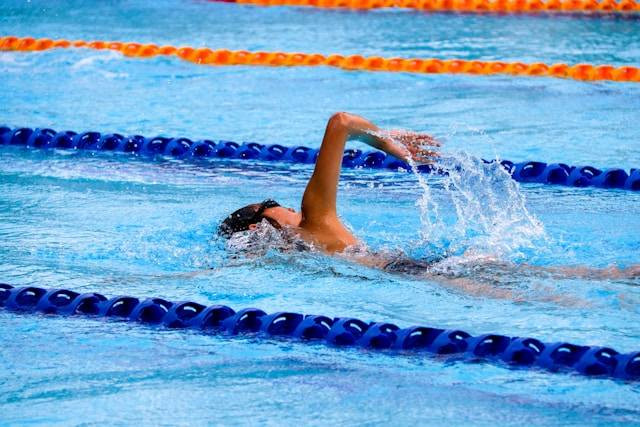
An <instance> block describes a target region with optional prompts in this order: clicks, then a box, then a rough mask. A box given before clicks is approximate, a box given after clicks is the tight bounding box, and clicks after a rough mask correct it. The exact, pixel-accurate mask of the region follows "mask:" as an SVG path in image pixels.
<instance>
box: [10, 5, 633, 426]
mask: <svg viewBox="0 0 640 427" xmlns="http://www.w3.org/2000/svg"><path fill="white" fill-rule="evenodd" d="M637 25H638V23H637V20H634V19H623V18H611V17H610V18H604V19H593V18H580V17H571V16H564V17H544V16H543V17H531V16H518V17H499V16H474V15H455V14H421V13H415V12H408V11H390V10H381V11H374V12H366V13H354V12H346V11H319V10H312V9H301V8H258V7H243V6H238V5H233V4H219V3H209V2H201V1H157V2H153V3H151V2H144V3H143V2H138V3H137V2H129V1H121V2H117V3H115V4H108V5H107V4H92V5H88V4H86V2H79V1H75V2H74V1H66V2H62V1H61V2H44V1H31V2H28V3H25V2H21V1H5V2H4V3H3V6H2V8H0V28H1V29H2V30H1V32H2V34H13V35H17V36H34V37H45V36H46V37H51V38H68V39H86V40H93V39H103V40H124V41H137V42H153V43H157V44H172V45H183V44H184V45H191V46H198V45H206V46H208V47H211V48H229V49H252V50H260V49H262V50H286V51H304V52H320V53H361V54H379V55H382V56H421V57H428V56H436V57H442V58H445V57H456V58H480V59H502V60H522V61H542V62H556V61H563V62H570V63H577V62H592V63H611V64H614V65H622V64H638V63H639V62H640V33H639V32H638V31H637ZM532 35H535V37H532ZM0 72H2V75H3V78H2V83H0V99H2V102H0V113H1V115H0V121H2V122H3V123H4V124H5V125H9V126H33V127H53V128H55V129H58V130H63V129H72V130H76V131H84V130H97V131H101V132H115V131H117V132H121V133H137V134H143V135H149V136H151V135H154V134H164V135H170V136H187V137H190V138H193V139H197V138H204V137H207V138H214V139H230V140H236V141H257V142H262V143H282V144H284V145H309V146H315V147H317V146H318V145H319V141H320V138H321V135H322V132H323V128H324V124H325V122H326V120H327V118H328V117H329V116H330V114H331V113H332V112H333V111H339V110H346V111H352V112H354V113H358V114H361V115H364V116H366V117H369V118H371V119H372V120H373V121H375V122H376V123H378V124H379V125H380V126H383V127H391V128H409V129H414V130H418V131H428V132H431V133H433V134H435V135H436V136H438V137H439V138H441V139H443V140H445V141H446V143H445V147H446V148H445V150H446V152H447V154H448V155H450V156H453V157H454V158H455V159H456V161H458V162H463V163H464V164H465V165H467V166H468V168H467V169H468V170H467V172H465V173H461V174H458V175H456V174H453V175H452V176H450V177H449V178H443V177H425V179H426V184H427V189H425V187H424V186H423V185H421V184H425V183H422V182H420V181H419V180H418V178H417V177H416V176H414V175H411V174H404V173H390V172H376V171H365V170H348V171H344V173H343V180H342V182H341V185H340V192H339V201H338V202H339V210H340V212H341V215H342V217H343V219H344V220H345V222H346V223H347V224H348V225H349V226H350V227H351V228H352V229H353V231H354V233H355V234H357V235H358V236H360V237H361V238H362V239H363V240H364V241H365V242H366V243H367V244H368V245H369V246H370V247H372V248H373V249H375V250H386V251H402V252H404V253H407V254H409V255H412V256H415V257H422V256H426V255H428V254H430V253H432V252H433V251H439V250H443V249H445V250H450V251H452V252H454V253H456V254H458V255H459V254H461V253H462V252H464V251H465V250H469V249H471V250H477V251H481V252H482V253H494V254H499V257H500V259H501V260H502V261H504V262H506V263H512V264H521V265H522V264H526V265H532V266H535V267H553V266H562V265H571V266H588V267H593V268H596V267H607V266H610V265H617V266H620V267H625V266H629V265H633V264H635V263H637V262H638V255H637V254H638V252H639V249H640V215H639V214H640V194H638V193H633V192H626V191H619V190H615V191H613V190H600V189H593V188H588V189H577V188H567V187H553V186H542V185H516V184H515V183H513V182H511V181H509V180H508V179H505V177H504V175H502V174H501V173H499V172H498V171H496V170H493V169H491V168H490V167H487V166H482V165H481V164H480V163H479V162H478V161H476V160H474V158H475V157H485V158H494V157H496V156H499V157H501V158H507V159H510V160H514V161H521V160H541V161H547V162H566V163H569V164H591V165H595V166H597V167H624V168H630V167H638V166H639V165H638V159H639V158H640V148H639V146H638V144H637V141H638V140H639V139H640V128H638V126H637V125H636V123H637V121H638V119H639V118H640V116H639V115H638V112H639V111H640V109H639V108H638V107H640V101H639V100H640V88H639V87H637V85H634V84H619V83H598V84H591V83H582V82H575V81H565V80H554V79H546V78H531V79H527V78H521V79H516V78H510V77H487V78H481V77H469V76H450V75H428V76H418V75H405V74H385V73H356V72H345V71H340V70H335V69H325V68H292V69H270V68H251V67H233V68H232V67H227V68H224V67H223V68H214V67H198V66H194V65H192V64H188V63H184V62H182V61H180V60H178V59H171V58H154V59H146V60H136V59H129V58H123V57H122V56H120V55H118V54H116V53H113V52H96V51H89V50H64V51H63V50H59V51H56V50H54V51H48V52H42V53H28V54H24V53H7V52H2V53H0ZM353 146H355V147H361V145H359V144H354V145H353ZM470 156H471V157H470ZM310 174H311V169H310V167H308V166H294V165H287V164H280V165H276V164H271V163H268V164H267V163H246V162H244V163H237V162H233V161H227V162H220V161H218V162H200V163H187V162H182V161H175V160H169V159H156V160H155V161H153V162H150V161H148V160H145V159H140V158H135V157H131V156H126V155H109V154H108V153H101V154H96V153H88V152H68V151H67V152H65V151H42V150H27V149H22V148H16V147H2V148H1V149H0V281H2V282H6V283H11V284H14V285H38V286H43V287H66V288H69V289H73V290H76V291H85V292H100V293H103V294H104V295H107V296H113V295H120V294H129V295H133V296H138V297H146V296H160V297H164V298H167V299H170V300H193V301H196V302H200V303H203V304H213V303H217V304H227V305H229V306H231V307H233V308H236V309H237V308H243V307H249V306H253V307H259V308H261V309H263V310H265V311H267V312H269V311H279V310H290V311H299V312H303V313H315V314H324V315H328V316H353V317H358V318H361V319H363V320H366V321H369V320H385V321H390V322H393V323H396V324H398V325H399V326H409V325H412V324H424V325H428V326H435V327H442V328H461V329H464V330H467V331H468V332H470V333H472V334H478V333H484V332H495V333H501V334H507V335H514V336H515V335H518V336H532V337H536V338H539V339H542V340H546V341H561V340H562V341H565V340H566V341H570V342H575V343H579V344H591V345H608V346H612V347H614V348H615V349H617V350H618V351H621V352H627V351H631V350H638V349H640V326H639V325H640V323H639V322H638V319H639V317H640V310H639V308H638V303H639V302H640V291H639V289H640V288H639V285H640V281H639V279H638V278H620V279H615V280H614V279H606V278H600V279H586V278H582V279H576V278H564V279H561V278H557V277H553V276H552V275H549V274H540V273H530V272H527V271H523V270H522V269H521V270H518V271H512V270H513V269H509V268H503V269H495V268H488V269H487V268H484V269H483V268H475V267H473V265H462V264H460V263H458V264H456V263H454V264H453V265H454V266H455V267H457V270H456V272H455V274H457V275H458V276H460V277H465V278H468V279H470V280H471V279H473V281H474V282H478V286H477V287H476V288H471V289H463V288H459V287H456V286H451V285H448V284H446V283H441V282H440V281H438V280H437V279H435V280H434V279H433V278H426V277H419V276H402V275H392V274H389V273H385V272H381V271H378V270H374V269H368V268H365V267H362V266H359V265H354V264H351V263H349V262H346V261H344V260H341V259H337V258H330V257H325V256H320V255H317V254H313V253H302V254H290V253H280V252H277V251H269V252H267V253H266V254H265V255H263V256H260V257H257V258H245V257H240V258H235V257H231V256H230V255H229V253H228V252H227V251H226V249H225V245H224V242H221V241H220V240H219V239H217V238H215V237H214V232H215V229H216V227H217V225H218V223H219V222H220V220H221V219H222V218H223V217H224V216H225V215H227V214H228V213H229V212H230V211H231V210H234V209H235V208H237V207H240V206H243V205H244V204H247V203H251V202H255V201H260V200H263V199H265V198H267V197H271V198H274V199H276V200H278V201H280V202H281V203H282V204H285V205H288V206H293V207H298V206H299V203H300V197H301V194H302V191H303V190H304V186H305V184H306V181H307V179H308V178H309V176H310ZM481 177H489V178H491V179H490V180H489V181H490V182H492V185H491V186H487V185H486V184H484V182H480V178H481ZM485 182H486V181H485ZM488 200H491V203H488V202H487V201H488ZM521 202H522V205H520V203H521ZM456 207H457V210H456ZM425 209H426V210H425ZM454 259H455V260H459V258H454ZM556 297H558V298H556ZM0 341H1V342H2V343H3V345H2V346H1V350H0V363H1V364H2V366H3V368H4V369H3V370H2V373H0V391H1V392H0V403H1V404H2V415H0V423H2V424H27V423H36V424H46V425H52V424H64V425H68V424H80V423H86V424H98V423H109V424H113V423H139V424H163V423H164V424H205V423H207V424H256V423H260V424H286V425H289V424H296V423H305V424H330V423H334V424H347V425H348V424H383V423H393V424H410V423H413V424H416V423H419V424H427V423H431V424H452V423H454V424H461V423H464V422H474V423H476V424H495V423H500V424H506V425H516V424H517V425H521V424H525V423H530V424H536V425H538V424H563V425H577V424H580V425H584V424H604V423H607V424H613V425H615V424H625V425H629V424H630V423H634V424H637V423H640V411H639V410H638V408H639V407H640V388H639V387H638V385H637V384H631V383H625V382H618V381H613V380H608V379H590V378H585V377H581V376H577V375H568V374H550V373H548V372H544V371H536V370H517V369H509V368H507V367H505V366H499V365H492V364H470V363H465V362H460V361H456V360H451V359H443V360H441V359H438V358H435V357H425V356H424V355H416V356H407V357H404V356H403V357H393V356H390V355H387V354H384V353H377V352H368V351H365V350H355V349H351V350H340V349H332V348H327V347H324V346H322V345H304V344H300V343H295V342H292V341H287V340H262V339H257V338H255V337H251V336H244V337H233V338H230V337H225V336H215V335H213V336H212V335H200V334H197V333H194V332H185V331H172V330H163V329H155V328H150V327H143V326H139V325H134V324H127V323H121V322H112V321H102V320H89V319H79V318H60V317H54V316H41V315H16V314H14V313H7V312H5V311H0Z"/></svg>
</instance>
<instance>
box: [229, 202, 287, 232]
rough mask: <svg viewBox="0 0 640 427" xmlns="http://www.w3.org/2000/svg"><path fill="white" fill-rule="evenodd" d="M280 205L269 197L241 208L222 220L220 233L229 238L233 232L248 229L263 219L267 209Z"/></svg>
mask: <svg viewBox="0 0 640 427" xmlns="http://www.w3.org/2000/svg"><path fill="white" fill-rule="evenodd" d="M278 206H280V204H279V203H278V202H276V201H274V200H271V199H268V200H265V201H264V202H262V203H254V204H252V205H247V206H245V207H244V208H240V209H238V210H237V211H235V212H233V213H232V214H231V215H229V216H228V217H226V218H225V220H224V221H222V224H220V227H218V234H219V235H221V236H222V237H225V238H227V239H228V238H229V237H231V236H232V235H233V233H238V232H240V231H246V230H248V229H249V226H250V225H251V224H257V223H259V222H260V221H262V218H264V216H263V215H262V214H263V213H264V211H265V210H266V209H269V208H276V207H278ZM269 222H271V221H269Z"/></svg>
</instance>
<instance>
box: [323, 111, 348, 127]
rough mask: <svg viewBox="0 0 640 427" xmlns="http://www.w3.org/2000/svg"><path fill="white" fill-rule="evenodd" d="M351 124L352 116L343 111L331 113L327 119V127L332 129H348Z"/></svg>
mask: <svg viewBox="0 0 640 427" xmlns="http://www.w3.org/2000/svg"><path fill="white" fill-rule="evenodd" d="M352 122H353V115H352V114H350V113H346V112H344V111H339V112H337V113H333V114H332V115H331V117H330V118H329V122H328V124H327V127H330V128H333V129H349V127H350V126H351V124H352Z"/></svg>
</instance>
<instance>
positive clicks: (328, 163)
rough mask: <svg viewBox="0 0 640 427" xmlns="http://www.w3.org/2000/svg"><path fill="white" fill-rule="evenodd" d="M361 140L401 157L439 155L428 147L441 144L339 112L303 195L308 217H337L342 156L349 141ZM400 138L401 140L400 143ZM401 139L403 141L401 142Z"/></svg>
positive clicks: (324, 140)
mask: <svg viewBox="0 0 640 427" xmlns="http://www.w3.org/2000/svg"><path fill="white" fill-rule="evenodd" d="M349 139H358V140H360V141H362V142H364V143H366V144H368V145H371V146H372V147H375V148H377V149H379V150H382V151H384V152H386V153H388V154H391V155H392V156H395V157H398V158H399V159H403V160H407V159H408V157H412V158H413V159H414V160H418V161H426V160H428V158H429V157H434V156H436V155H437V154H436V153H435V152H433V151H426V150H424V148H423V147H424V146H426V145H430V146H439V143H438V142H437V141H435V140H434V139H433V138H432V137H431V136H429V135H423V134H417V133H412V132H400V131H381V130H380V128H378V127H377V126H376V125H374V124H373V123H371V122H370V121H369V120H367V119H365V118H363V117H360V116H357V115H355V114H350V113H335V114H333V115H332V116H331V118H330V119H329V121H328V123H327V128H326V130H325V134H324V138H323V140H322V145H321V146H320V153H319V155H318V160H317V162H316V166H315V169H314V171H313V175H312V176H311V179H310V180H309V183H308V184H307V188H306V190H305V192H304V196H303V198H302V212H303V215H304V217H305V218H306V219H308V220H314V219H316V218H323V219H324V218H326V216H327V215H331V216H336V196H337V187H338V181H339V179H340V170H341V168H342V156H343V154H344V148H345V145H346V142H347V140H349ZM396 141H397V142H396ZM398 142H399V143H398Z"/></svg>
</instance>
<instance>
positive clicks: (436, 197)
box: [392, 131, 546, 261]
mask: <svg viewBox="0 0 640 427" xmlns="http://www.w3.org/2000/svg"><path fill="white" fill-rule="evenodd" d="M394 132H396V133H397V131H394ZM392 140H393V141H394V142H395V143H399V142H398V139H396V138H392ZM430 149H431V148H430ZM409 163H410V165H411V168H412V169H413V172H414V173H415V176H416V179H417V183H418V185H419V187H420V189H421V190H422V191H421V196H420V198H419V199H418V200H417V201H416V205H417V206H418V207H419V209H420V222H421V229H420V233H419V235H420V239H419V240H418V241H417V242H415V244H414V248H413V249H414V251H418V252H419V251H420V250H422V251H423V252H424V250H425V249H426V250H427V253H434V252H435V253H440V254H444V255H448V256H455V255H459V256H462V255H464V258H465V259H466V260H467V261H470V260H472V259H476V260H477V259H479V258H481V259H485V260H486V259H488V258H490V259H493V260H511V261H513V260H516V259H520V258H522V257H524V256H525V252H526V251H527V250H532V249H535V248H538V247H540V242H544V241H545V240H546V234H545V231H544V227H543V225H542V223H541V222H540V221H539V220H538V219H537V218H536V217H535V216H534V215H532V214H531V213H530V212H529V211H528V210H527V207H526V205H525V198H524V196H523V194H522V193H521V192H520V187H519V184H518V183H517V182H515V181H514V180H513V179H511V177H510V176H509V174H508V173H507V172H506V171H505V170H504V168H503V167H502V166H501V165H500V162H499V161H497V159H496V161H494V162H489V163H488V162H485V161H483V160H482V159H479V158H477V157H474V156H472V155H470V154H468V153H464V152H453V153H447V154H446V155H442V156H440V157H438V158H436V159H435V160H434V163H433V165H432V167H433V170H434V171H436V172H437V176H433V175H432V176H426V175H425V174H422V173H420V172H418V165H417V164H416V163H415V162H413V161H412V160H410V161H409ZM434 189H441V190H442V191H433V190H434ZM450 207H452V208H453V209H450Z"/></svg>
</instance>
